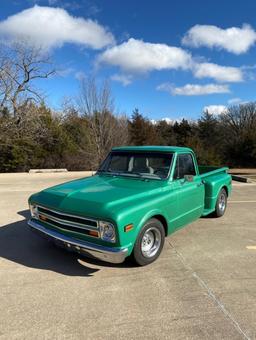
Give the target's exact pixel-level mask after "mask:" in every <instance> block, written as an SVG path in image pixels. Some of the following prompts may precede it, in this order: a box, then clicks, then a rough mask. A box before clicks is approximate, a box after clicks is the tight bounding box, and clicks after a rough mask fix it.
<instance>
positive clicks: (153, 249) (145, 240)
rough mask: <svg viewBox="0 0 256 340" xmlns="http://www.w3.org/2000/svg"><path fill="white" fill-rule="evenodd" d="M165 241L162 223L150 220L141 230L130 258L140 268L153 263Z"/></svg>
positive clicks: (154, 219)
mask: <svg viewBox="0 0 256 340" xmlns="http://www.w3.org/2000/svg"><path fill="white" fill-rule="evenodd" d="M164 239H165V231H164V227H163V225H162V223H161V222H160V221H159V220H157V219H156V218H151V219H150V220H149V221H148V222H146V224H145V225H144V226H143V228H142V229H141V231H140V233H139V235H138V237H137V240H136V242H135V245H134V248H133V253H132V256H133V258H134V260H135V262H136V263H137V264H138V265H140V266H145V265H147V264H150V263H152V262H154V261H155V260H156V259H157V258H158V256H159V255H160V253H161V251H162V249H163V245H164Z"/></svg>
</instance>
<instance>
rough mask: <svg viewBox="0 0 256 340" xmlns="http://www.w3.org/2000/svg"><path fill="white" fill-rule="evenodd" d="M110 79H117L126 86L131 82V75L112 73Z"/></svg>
mask: <svg viewBox="0 0 256 340" xmlns="http://www.w3.org/2000/svg"><path fill="white" fill-rule="evenodd" d="M111 79H112V80H114V81H118V82H119V83H121V84H123V86H127V85H129V84H131V82H132V76H131V75H126V74H113V76H111Z"/></svg>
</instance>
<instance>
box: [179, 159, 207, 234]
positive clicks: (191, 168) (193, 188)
mask: <svg viewBox="0 0 256 340" xmlns="http://www.w3.org/2000/svg"><path fill="white" fill-rule="evenodd" d="M185 175H190V176H191V178H190V180H187V179H185V178H184V176H185ZM173 183H174V186H175V189H176V192H177V209H178V218H177V221H176V222H177V223H175V225H176V228H180V227H182V226H183V225H185V224H188V223H190V222H192V221H194V220H196V219H197V218H199V217H200V216H201V215H202V212H203V209H204V190H205V189H204V185H203V183H202V180H201V177H200V176H198V175H197V173H196V169H195V163H194V159H193V156H192V154H190V153H184V154H178V155H177V158H176V164H175V170H174V176H173Z"/></svg>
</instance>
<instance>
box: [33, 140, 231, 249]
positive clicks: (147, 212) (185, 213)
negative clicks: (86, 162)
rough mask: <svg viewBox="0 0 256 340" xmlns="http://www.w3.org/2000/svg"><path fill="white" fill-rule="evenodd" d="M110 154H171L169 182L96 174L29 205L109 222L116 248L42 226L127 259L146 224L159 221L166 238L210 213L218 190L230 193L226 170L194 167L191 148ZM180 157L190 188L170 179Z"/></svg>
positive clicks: (38, 196) (47, 192)
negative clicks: (120, 251)
mask: <svg viewBox="0 0 256 340" xmlns="http://www.w3.org/2000/svg"><path fill="white" fill-rule="evenodd" d="M113 151H118V152H120V151H123V152H127V151H129V152H131V151H136V152H141V153H143V152H147V153H148V152H166V153H171V154H172V155H173V161H172V165H171V170H170V173H169V176H168V177H167V179H164V180H156V179H150V178H146V179H145V178H141V177H128V176H119V175H117V176H110V175H107V174H96V175H94V176H92V177H89V178H88V177H87V178H82V179H79V180H75V181H71V182H67V183H64V184H60V185H57V186H54V187H51V188H49V189H46V190H43V191H41V192H39V193H36V194H34V195H32V196H31V197H30V198H29V202H30V203H35V204H39V205H42V206H45V207H48V208H51V209H54V210H56V211H60V212H65V213H70V214H74V215H80V216H85V217H91V218H96V219H101V220H106V221H110V222H112V223H113V224H114V225H115V227H116V232H117V240H116V243H114V244H112V243H109V242H106V241H102V240H101V239H93V238H92V237H90V236H85V235H82V234H79V233H74V232H68V231H63V230H61V229H58V228H56V227H50V226H47V225H46V224H45V226H47V227H48V228H52V229H55V230H58V231H59V232H60V233H63V234H66V235H69V236H72V237H75V238H80V239H84V240H88V241H90V242H95V243H98V244H102V245H107V246H109V247H118V248H126V247H127V248H128V249H129V253H128V254H130V253H131V252H132V249H133V245H134V242H135V240H136V237H137V235H138V233H139V231H140V229H141V227H142V226H143V225H144V223H145V222H146V221H147V220H148V219H149V218H151V217H153V216H157V217H158V218H160V219H161V221H162V222H164V224H165V226H166V234H167V235H169V234H171V233H173V232H174V231H175V230H177V229H178V228H181V227H183V226H185V225H186V224H188V223H191V222H192V221H194V220H196V219H198V218H199V217H200V216H202V215H208V214H209V213H211V212H213V211H214V209H215V204H216V199H217V196H218V193H219V191H220V190H221V188H222V187H225V188H226V190H227V192H228V194H230V192H231V176H230V175H229V174H228V173H227V168H216V167H198V165H197V162H196V157H195V155H194V153H193V151H192V150H191V149H189V148H182V147H169V146H166V147H165V146H153V147H152V146H143V147H135V146H132V147H120V148H114V149H113ZM184 153H185V154H190V155H191V156H192V158H193V160H194V165H195V176H194V178H193V181H192V182H189V181H186V180H184V178H182V179H174V170H175V165H176V162H177V157H178V155H181V154H184ZM202 181H203V182H202ZM130 223H133V225H134V228H133V230H131V231H129V232H127V233H125V232H124V227H125V226H126V225H127V224H130Z"/></svg>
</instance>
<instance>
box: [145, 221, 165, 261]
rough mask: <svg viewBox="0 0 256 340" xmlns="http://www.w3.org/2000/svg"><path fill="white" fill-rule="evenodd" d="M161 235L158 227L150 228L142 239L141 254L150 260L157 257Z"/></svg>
mask: <svg viewBox="0 0 256 340" xmlns="http://www.w3.org/2000/svg"><path fill="white" fill-rule="evenodd" d="M161 237H162V236H161V233H160V231H159V230H158V229H157V228H156V227H150V228H148V229H147V230H146V231H145V233H144V235H143V237H142V239H141V252H142V254H143V256H145V257H147V258H150V257H153V256H155V254H156V253H157V251H158V249H159V248H160V245H161Z"/></svg>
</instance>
